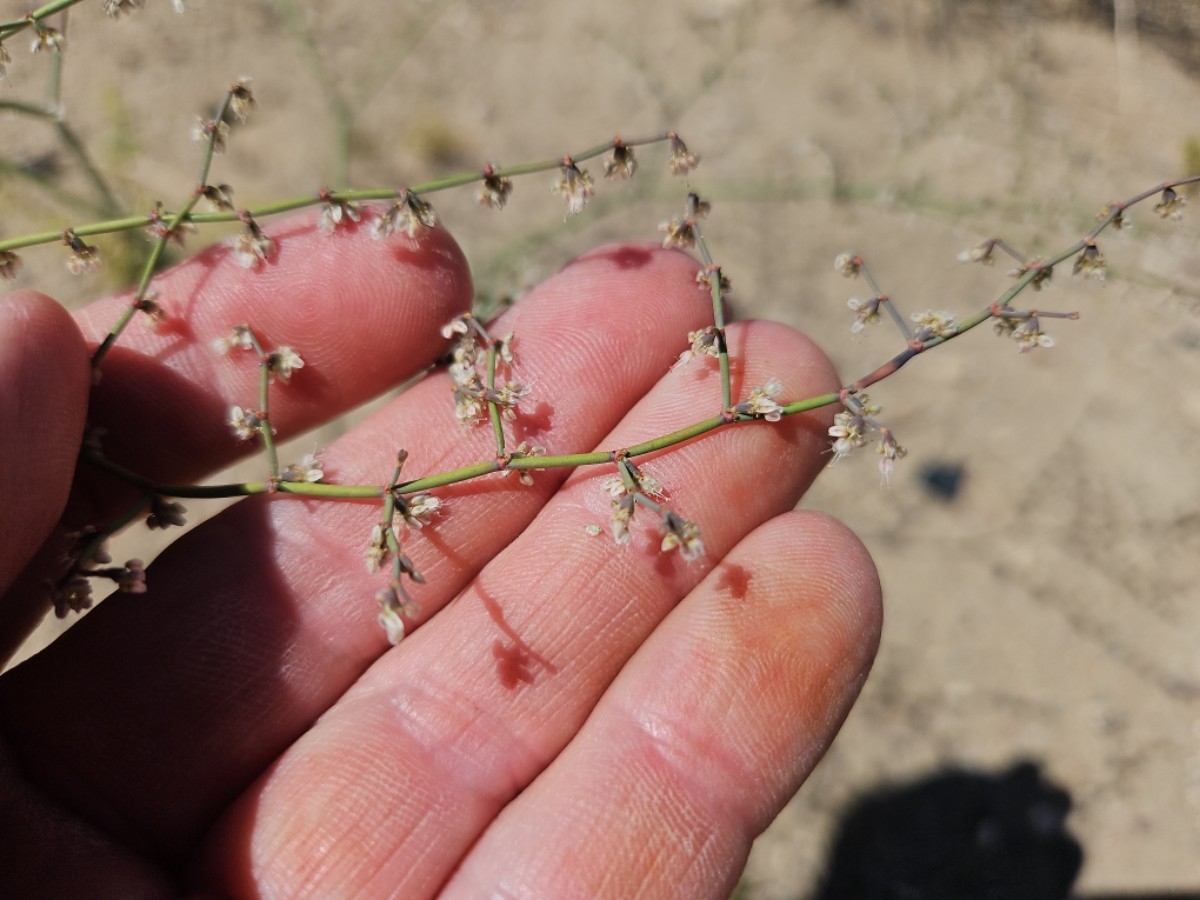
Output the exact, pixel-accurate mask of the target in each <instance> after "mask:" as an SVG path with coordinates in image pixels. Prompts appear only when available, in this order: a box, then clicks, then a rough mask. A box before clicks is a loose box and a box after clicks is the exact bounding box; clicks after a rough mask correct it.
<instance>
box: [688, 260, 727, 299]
mask: <svg viewBox="0 0 1200 900" xmlns="http://www.w3.org/2000/svg"><path fill="white" fill-rule="evenodd" d="M714 272H715V273H717V279H718V284H719V285H720V291H721V293H722V294H728V293H729V292H730V291H731V290H733V284H732V283H731V282H730V281H729V279H728V278H726V277H725V273H724V272H722V271H721V267H720V266H705V267H704V268H703V269H701V270H700V271H699V272H697V273H696V285H697V286H698V287H699V288H700V290H702V291H704V292H705V293H712V285H713V273H714Z"/></svg>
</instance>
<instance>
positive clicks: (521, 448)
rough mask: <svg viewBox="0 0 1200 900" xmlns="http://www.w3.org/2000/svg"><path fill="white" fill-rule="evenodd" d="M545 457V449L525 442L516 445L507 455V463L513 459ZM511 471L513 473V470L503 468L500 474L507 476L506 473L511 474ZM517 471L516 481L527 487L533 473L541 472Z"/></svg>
mask: <svg viewBox="0 0 1200 900" xmlns="http://www.w3.org/2000/svg"><path fill="white" fill-rule="evenodd" d="M545 455H546V448H545V447H543V446H542V445H541V444H529V443H527V442H525V441H521V443H519V444H517V448H516V449H515V450H513V451H512V452H511V453H509V454H508V461H509V462H512V460H514V459H533V458H535V457H538V456H545ZM512 471H514V470H513V469H509V468H504V469H502V470H501V471H500V474H501V475H505V476H507V475H508V473H509V472H512ZM517 471H518V475H517V480H518V481H520V482H521V484H524V485H527V486H528V485H532V484H533V473H534V472H535V471H541V470H540V469H520V470H517Z"/></svg>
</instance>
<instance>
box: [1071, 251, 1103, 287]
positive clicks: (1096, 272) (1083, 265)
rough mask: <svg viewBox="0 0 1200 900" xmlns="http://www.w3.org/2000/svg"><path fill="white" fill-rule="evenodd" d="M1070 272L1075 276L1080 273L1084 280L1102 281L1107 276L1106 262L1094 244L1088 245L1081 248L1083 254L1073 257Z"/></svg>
mask: <svg viewBox="0 0 1200 900" xmlns="http://www.w3.org/2000/svg"><path fill="white" fill-rule="evenodd" d="M1072 272H1073V274H1075V275H1079V274H1081V273H1082V275H1083V277H1084V278H1095V279H1096V280H1098V281H1104V280H1105V278H1106V277H1107V275H1108V260H1106V259H1105V258H1104V254H1103V253H1101V252H1100V250H1099V249H1098V248H1097V247H1096V245H1095V244H1088V245H1087V246H1086V247H1084V248H1083V252H1082V253H1080V254H1079V255H1078V256H1077V257H1075V265H1074V266H1073V267H1072Z"/></svg>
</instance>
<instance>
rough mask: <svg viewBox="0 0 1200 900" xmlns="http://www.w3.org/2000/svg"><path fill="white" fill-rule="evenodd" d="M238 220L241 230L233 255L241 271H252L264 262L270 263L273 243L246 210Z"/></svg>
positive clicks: (273, 248) (273, 252) (273, 251)
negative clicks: (240, 223) (240, 222)
mask: <svg viewBox="0 0 1200 900" xmlns="http://www.w3.org/2000/svg"><path fill="white" fill-rule="evenodd" d="M238 218H239V219H241V221H242V230H241V232H240V233H239V234H238V236H237V239H236V240H235V242H234V245H233V254H234V256H235V257H236V258H237V261H238V263H239V264H240V265H241V267H242V268H243V269H253V268H256V267H257V266H259V265H261V264H262V263H265V262H270V260H271V258H272V257H273V256H274V255H275V249H276V248H275V241H274V240H273V239H272V238H271V237H269V236H268V235H267V233H266V232H264V231H263V230H262V228H261V227H259V224H258V222H256V221H254V217H253V216H251V215H250V213H249V212H248V211H246V210H243V211H242V212H241V213H240V214H239V215H238Z"/></svg>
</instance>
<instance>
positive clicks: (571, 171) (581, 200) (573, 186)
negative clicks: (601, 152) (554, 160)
mask: <svg viewBox="0 0 1200 900" xmlns="http://www.w3.org/2000/svg"><path fill="white" fill-rule="evenodd" d="M550 191H551V193H554V194H558V195H559V196H560V197H562V198H563V199H564V200H566V201H567V214H568V215H577V214H578V213H581V212H583V208H584V207H585V206H586V205H587V202H588V200H590V199H591V198H592V197H593V196H594V195H595V193H596V188H595V185H594V184H593V182H592V176H591V175H589V174H588V172H587V171H586V170H585V169H581V168H579V167H578V166H577V165H575V162H574V160H572V159H571V157H569V156H564V157H563V162H562V168H561V169H559V177H558V180H557V181H555V182H554V184H552V185H550Z"/></svg>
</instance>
